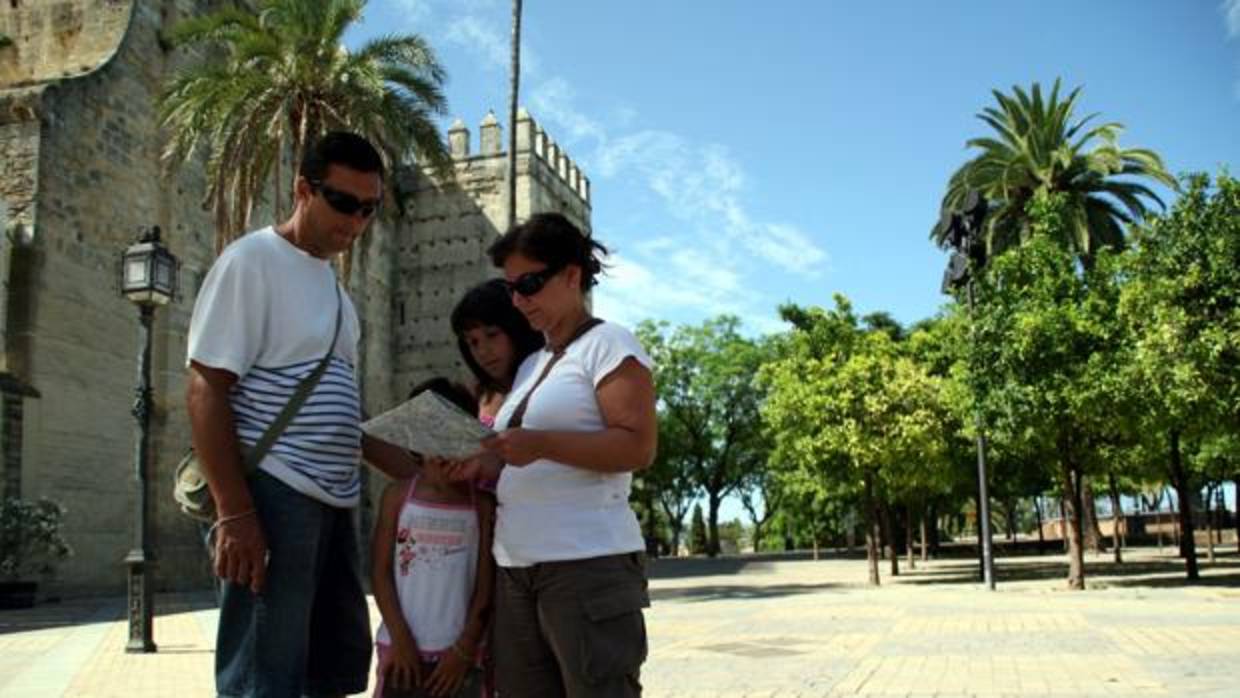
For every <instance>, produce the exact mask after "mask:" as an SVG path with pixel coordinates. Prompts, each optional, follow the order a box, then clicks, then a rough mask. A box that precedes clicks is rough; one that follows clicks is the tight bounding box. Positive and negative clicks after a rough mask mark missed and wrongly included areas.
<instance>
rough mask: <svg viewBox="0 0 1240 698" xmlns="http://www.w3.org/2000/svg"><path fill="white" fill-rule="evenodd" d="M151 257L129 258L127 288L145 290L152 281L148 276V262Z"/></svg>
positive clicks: (126, 268)
mask: <svg viewBox="0 0 1240 698" xmlns="http://www.w3.org/2000/svg"><path fill="white" fill-rule="evenodd" d="M148 260H149V257H147V256H146V255H142V256H139V257H128V258H126V259H125V288H126V289H138V288H144V287H146V285H147V284H148V283H150V279H149V277H148V274H147V264H146V263H147V261H148Z"/></svg>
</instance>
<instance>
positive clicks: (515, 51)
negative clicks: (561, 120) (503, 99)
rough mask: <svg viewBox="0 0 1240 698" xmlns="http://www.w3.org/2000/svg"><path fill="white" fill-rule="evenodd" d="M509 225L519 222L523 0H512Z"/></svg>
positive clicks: (509, 103)
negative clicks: (518, 108)
mask: <svg viewBox="0 0 1240 698" xmlns="http://www.w3.org/2000/svg"><path fill="white" fill-rule="evenodd" d="M508 86H509V93H508V94H509V97H508V227H509V228H511V227H513V226H514V225H516V224H517V96H518V89H519V88H520V86H521V0H512V72H511V74H510V75H509V76H508Z"/></svg>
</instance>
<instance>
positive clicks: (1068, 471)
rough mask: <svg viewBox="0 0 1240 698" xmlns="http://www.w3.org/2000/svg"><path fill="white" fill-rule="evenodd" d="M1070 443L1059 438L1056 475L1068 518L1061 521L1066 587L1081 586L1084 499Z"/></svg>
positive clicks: (1083, 560) (1083, 574)
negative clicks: (1066, 554)
mask: <svg viewBox="0 0 1240 698" xmlns="http://www.w3.org/2000/svg"><path fill="white" fill-rule="evenodd" d="M1070 445H1071V444H1070V440H1069V439H1068V438H1066V437H1063V438H1060V444H1059V459H1060V460H1059V462H1060V477H1061V479H1062V480H1063V482H1062V483H1061V485H1062V487H1063V493H1064V500H1063V501H1064V505H1065V506H1066V507H1067V508H1068V510H1067V512H1065V513H1066V514H1067V518H1068V519H1070V521H1067V520H1066V521H1064V523H1065V524H1066V525H1065V535H1064V538H1065V539H1066V540H1067V542H1068V588H1069V589H1077V590H1080V589H1084V588H1085V541H1084V538H1083V529H1084V526H1085V513H1084V509H1085V502H1084V501H1083V499H1082V496H1081V489H1082V488H1081V485H1082V483H1081V479H1082V478H1081V472H1080V469H1079V467H1078V466H1077V465H1076V463H1075V462H1074V459H1073V456H1072V452H1071V450H1070Z"/></svg>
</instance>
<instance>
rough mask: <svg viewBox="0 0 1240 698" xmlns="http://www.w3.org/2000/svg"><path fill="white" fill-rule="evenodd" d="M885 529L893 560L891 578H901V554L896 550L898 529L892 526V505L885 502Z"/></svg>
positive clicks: (888, 551)
mask: <svg viewBox="0 0 1240 698" xmlns="http://www.w3.org/2000/svg"><path fill="white" fill-rule="evenodd" d="M883 528H884V529H885V531H886V533H887V554H888V555H889V556H890V558H891V576H893V577H898V576H900V553H899V550H898V549H897V548H896V529H895V527H894V526H893V525H892V520H891V505H890V504H888V503H887V502H886V501H884V502H883Z"/></svg>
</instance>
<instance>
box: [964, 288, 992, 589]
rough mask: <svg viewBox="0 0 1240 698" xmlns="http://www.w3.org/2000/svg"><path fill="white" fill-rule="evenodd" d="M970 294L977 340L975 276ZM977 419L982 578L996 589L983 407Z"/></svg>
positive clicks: (972, 331)
mask: <svg viewBox="0 0 1240 698" xmlns="http://www.w3.org/2000/svg"><path fill="white" fill-rule="evenodd" d="M968 296H969V334H970V335H971V336H973V339H974V340H975V341H976V336H975V334H976V324H975V320H974V317H973V277H972V276H971V275H970V277H969V283H968ZM975 419H976V420H977V490H978V495H977V501H978V512H977V519H978V529H977V530H978V537H979V538H980V539H981V543H982V580H983V581H985V583H986V588H987V589H989V590H991V591H994V590H995V558H994V551H993V549H992V548H991V543H990V494H989V492H988V489H987V487H986V430H985V425H984V424H983V423H982V411H981V408H980V407H979V408H977V411H976V413H975Z"/></svg>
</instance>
